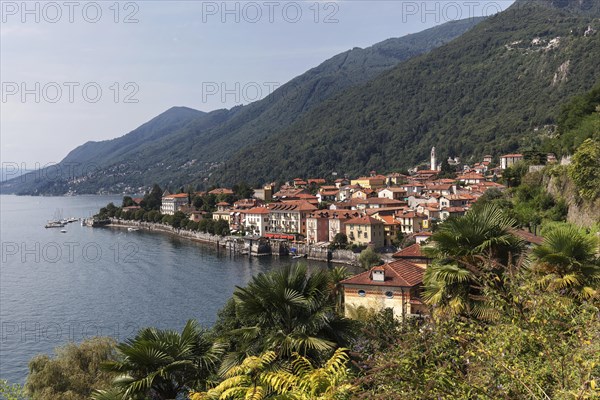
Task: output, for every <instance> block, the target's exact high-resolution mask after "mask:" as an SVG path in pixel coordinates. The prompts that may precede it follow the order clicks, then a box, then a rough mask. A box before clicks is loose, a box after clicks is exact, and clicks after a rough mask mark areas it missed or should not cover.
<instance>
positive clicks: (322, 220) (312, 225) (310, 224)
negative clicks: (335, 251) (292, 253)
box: [306, 211, 329, 244]
mask: <svg viewBox="0 0 600 400" xmlns="http://www.w3.org/2000/svg"><path fill="white" fill-rule="evenodd" d="M328 241H329V212H328V211H315V212H313V213H310V215H309V216H308V217H306V243H308V244H315V243H322V242H328Z"/></svg>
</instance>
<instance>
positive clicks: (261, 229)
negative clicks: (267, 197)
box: [243, 207, 269, 236]
mask: <svg viewBox="0 0 600 400" xmlns="http://www.w3.org/2000/svg"><path fill="white" fill-rule="evenodd" d="M244 215H245V217H244V219H243V223H244V229H245V230H246V232H247V233H249V234H250V235H256V236H263V235H264V234H265V233H266V231H267V227H268V226H269V209H268V208H266V207H254V208H251V209H249V210H246V211H244Z"/></svg>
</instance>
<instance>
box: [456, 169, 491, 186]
mask: <svg viewBox="0 0 600 400" xmlns="http://www.w3.org/2000/svg"><path fill="white" fill-rule="evenodd" d="M457 179H458V181H459V182H460V183H461V184H463V185H475V184H478V183H481V182H485V176H483V175H481V174H478V173H476V172H467V173H465V174H462V175H459V176H458V178H457Z"/></svg>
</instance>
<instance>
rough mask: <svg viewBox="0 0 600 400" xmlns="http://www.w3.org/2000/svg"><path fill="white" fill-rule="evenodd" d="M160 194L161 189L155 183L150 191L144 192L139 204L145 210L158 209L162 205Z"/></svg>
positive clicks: (161, 192)
mask: <svg viewBox="0 0 600 400" xmlns="http://www.w3.org/2000/svg"><path fill="white" fill-rule="evenodd" d="M162 194H163V191H162V189H161V188H160V186H158V185H157V184H156V183H155V184H154V185H153V186H152V190H150V193H146V195H145V196H144V198H143V199H142V202H141V203H140V205H141V206H142V207H143V208H144V209H145V210H148V211H149V210H160V206H161V205H162Z"/></svg>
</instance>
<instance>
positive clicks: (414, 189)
mask: <svg viewBox="0 0 600 400" xmlns="http://www.w3.org/2000/svg"><path fill="white" fill-rule="evenodd" d="M400 187H401V188H402V189H404V190H406V194H407V196H414V195H420V194H421V193H422V192H423V189H424V188H425V185H424V184H422V183H419V182H409V183H405V184H404V185H400Z"/></svg>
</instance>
